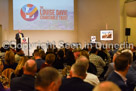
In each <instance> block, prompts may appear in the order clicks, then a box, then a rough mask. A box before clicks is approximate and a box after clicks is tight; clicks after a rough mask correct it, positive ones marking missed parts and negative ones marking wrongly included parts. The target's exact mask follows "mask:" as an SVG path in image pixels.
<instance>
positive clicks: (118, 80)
mask: <svg viewBox="0 0 136 91" xmlns="http://www.w3.org/2000/svg"><path fill="white" fill-rule="evenodd" d="M128 55H130V53H127V52H124V53H121V54H120V55H119V56H117V58H116V59H115V64H114V67H115V71H114V72H112V73H111V74H110V75H109V77H108V78H107V80H109V81H112V82H114V83H115V84H117V85H118V86H119V87H120V89H121V90H122V91H127V90H128V88H127V82H126V81H127V78H126V74H127V72H128V69H129V67H130V63H131V58H130V57H129V56H128ZM130 56H131V55H130Z"/></svg>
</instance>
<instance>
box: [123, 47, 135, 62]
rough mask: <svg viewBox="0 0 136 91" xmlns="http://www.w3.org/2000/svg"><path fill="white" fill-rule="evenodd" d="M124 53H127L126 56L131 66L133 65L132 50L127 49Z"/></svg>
mask: <svg viewBox="0 0 136 91" xmlns="http://www.w3.org/2000/svg"><path fill="white" fill-rule="evenodd" d="M122 53H125V54H126V56H127V57H128V58H129V60H130V61H129V64H131V63H132V61H133V52H132V51H131V50H129V49H125V50H123V51H122Z"/></svg>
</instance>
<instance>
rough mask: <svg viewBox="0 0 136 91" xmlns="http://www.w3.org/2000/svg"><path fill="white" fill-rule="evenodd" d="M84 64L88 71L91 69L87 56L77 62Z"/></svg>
mask: <svg viewBox="0 0 136 91" xmlns="http://www.w3.org/2000/svg"><path fill="white" fill-rule="evenodd" d="M79 62H82V63H84V65H85V66H86V68H87V69H88V67H89V60H88V59H87V57H85V56H80V57H79V58H78V59H77V60H76V63H79Z"/></svg>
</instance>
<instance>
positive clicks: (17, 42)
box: [15, 33, 24, 47]
mask: <svg viewBox="0 0 136 91" xmlns="http://www.w3.org/2000/svg"><path fill="white" fill-rule="evenodd" d="M21 35H22V37H24V34H23V33H21ZM15 39H16V45H17V44H20V43H21V38H20V36H19V33H17V34H16V37H15ZM19 47H21V46H19Z"/></svg>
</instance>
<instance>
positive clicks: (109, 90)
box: [93, 81, 121, 91]
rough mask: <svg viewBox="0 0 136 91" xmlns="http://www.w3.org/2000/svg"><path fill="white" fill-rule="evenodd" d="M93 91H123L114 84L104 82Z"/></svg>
mask: <svg viewBox="0 0 136 91" xmlns="http://www.w3.org/2000/svg"><path fill="white" fill-rule="evenodd" d="M93 91H121V89H120V88H119V87H118V86H117V85H116V84H115V83H113V82H110V81H104V82H102V83H100V84H98V85H97V86H96V87H95V88H94V89H93Z"/></svg>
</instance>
